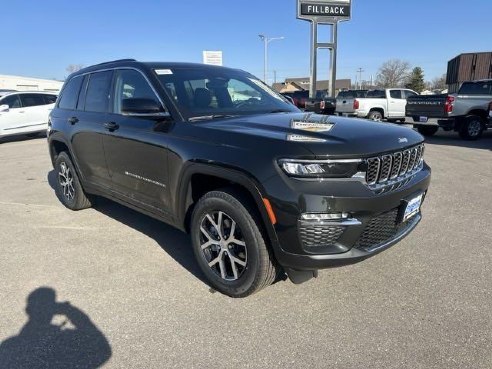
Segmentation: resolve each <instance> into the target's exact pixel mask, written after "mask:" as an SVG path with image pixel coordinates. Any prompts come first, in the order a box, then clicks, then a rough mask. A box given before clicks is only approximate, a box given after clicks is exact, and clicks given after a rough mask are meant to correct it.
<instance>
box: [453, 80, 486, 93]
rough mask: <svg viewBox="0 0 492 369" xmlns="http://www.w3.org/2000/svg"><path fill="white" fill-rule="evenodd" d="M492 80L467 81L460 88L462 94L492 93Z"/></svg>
mask: <svg viewBox="0 0 492 369" xmlns="http://www.w3.org/2000/svg"><path fill="white" fill-rule="evenodd" d="M491 86H492V81H487V82H465V83H463V85H462V86H461V88H460V91H459V94H460V95H492V88H491Z"/></svg>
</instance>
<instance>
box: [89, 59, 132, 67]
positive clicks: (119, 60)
mask: <svg viewBox="0 0 492 369" xmlns="http://www.w3.org/2000/svg"><path fill="white" fill-rule="evenodd" d="M132 61H137V60H136V59H117V60H111V61H107V62H104V63H99V64H94V66H96V65H104V64H111V63H116V62H132Z"/></svg>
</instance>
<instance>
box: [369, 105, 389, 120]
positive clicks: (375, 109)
mask: <svg viewBox="0 0 492 369" xmlns="http://www.w3.org/2000/svg"><path fill="white" fill-rule="evenodd" d="M373 111H378V112H380V113H381V114H382V115H383V118H384V117H385V116H386V114H385V112H384V108H383V107H382V106H375V107H372V108H371V109H369V113H368V114H367V116H369V114H371V112H373Z"/></svg>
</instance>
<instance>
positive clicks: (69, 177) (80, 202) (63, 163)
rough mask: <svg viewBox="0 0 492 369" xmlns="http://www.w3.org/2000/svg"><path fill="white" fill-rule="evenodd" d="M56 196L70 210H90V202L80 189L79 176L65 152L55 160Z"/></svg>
mask: <svg viewBox="0 0 492 369" xmlns="http://www.w3.org/2000/svg"><path fill="white" fill-rule="evenodd" d="M55 172H56V177H57V178H56V186H55V191H56V195H57V196H58V198H59V199H60V201H61V203H62V204H63V205H65V206H66V207H67V208H69V209H71V210H82V209H86V208H90V207H91V206H92V202H91V201H90V199H89V197H88V195H86V193H85V192H84V190H83V189H82V185H81V184H80V180H79V176H78V175H77V172H76V170H75V167H74V165H73V163H72V160H71V159H70V156H68V154H67V153H66V152H61V153H60V154H59V155H58V156H57V158H56V160H55Z"/></svg>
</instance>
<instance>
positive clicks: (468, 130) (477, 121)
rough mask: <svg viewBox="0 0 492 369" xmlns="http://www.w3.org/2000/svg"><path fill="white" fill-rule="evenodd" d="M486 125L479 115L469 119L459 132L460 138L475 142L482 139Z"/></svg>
mask: <svg viewBox="0 0 492 369" xmlns="http://www.w3.org/2000/svg"><path fill="white" fill-rule="evenodd" d="M484 129H485V124H484V122H483V121H482V118H480V117H479V116H478V115H471V116H469V117H467V118H466V119H465V120H464V121H463V123H462V124H461V128H460V131H459V134H460V137H461V138H462V139H464V140H468V141H474V140H478V139H479V138H480V137H482V133H483V131H484Z"/></svg>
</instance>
